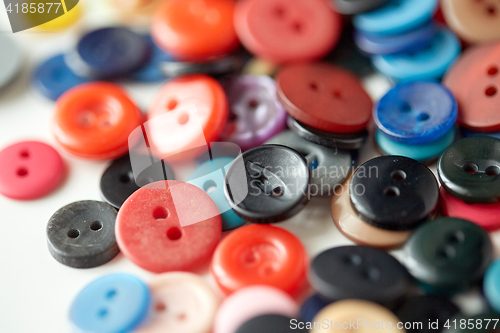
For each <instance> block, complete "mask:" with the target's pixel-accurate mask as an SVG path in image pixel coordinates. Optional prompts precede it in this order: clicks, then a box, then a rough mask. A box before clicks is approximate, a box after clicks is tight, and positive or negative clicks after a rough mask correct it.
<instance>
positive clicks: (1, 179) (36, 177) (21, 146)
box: [0, 141, 66, 200]
mask: <svg viewBox="0 0 500 333" xmlns="http://www.w3.org/2000/svg"><path fill="white" fill-rule="evenodd" d="M65 173H66V172H65V166H64V162H63V160H62V159H61V156H60V155H59V153H58V152H57V151H56V150H55V149H54V148H52V147H51V146H49V145H47V144H45V143H42V142H38V141H24V142H18V143H15V144H13V145H10V146H8V147H6V148H4V149H3V150H2V151H0V193H1V194H2V195H4V196H6V197H9V198H12V199H17V200H33V199H37V198H40V197H43V196H45V195H47V194H49V193H50V192H52V191H54V190H55V189H56V188H57V187H58V186H59V185H60V184H61V182H62V180H63V179H64V176H65Z"/></svg>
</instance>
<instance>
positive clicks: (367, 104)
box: [276, 63, 373, 133]
mask: <svg viewBox="0 0 500 333" xmlns="http://www.w3.org/2000/svg"><path fill="white" fill-rule="evenodd" d="M276 81H277V84H278V99H279V101H280V102H281V104H283V107H284V108H285V109H286V110H287V111H288V113H289V114H290V115H291V116H292V117H294V118H295V119H297V120H298V121H300V122H302V123H304V124H306V125H309V126H311V127H314V128H316V129H319V130H323V131H328V132H336V133H352V132H357V131H361V130H363V129H365V128H366V126H367V125H368V123H369V121H370V119H371V114H372V107H373V103H372V100H371V98H370V96H368V94H367V93H366V91H365V90H364V89H363V86H362V85H361V82H360V81H359V80H358V79H357V78H356V76H354V75H353V74H351V73H350V72H348V71H346V70H343V69H341V68H338V67H335V66H332V65H329V64H325V63H315V64H298V65H292V66H288V67H285V68H284V69H283V70H281V71H280V72H279V73H278V76H277V80H276Z"/></svg>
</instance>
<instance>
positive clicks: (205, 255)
mask: <svg viewBox="0 0 500 333" xmlns="http://www.w3.org/2000/svg"><path fill="white" fill-rule="evenodd" d="M190 223H194V224H190ZM187 224H190V225H187ZM182 225H185V226H182ZM221 233H222V221H221V218H220V215H219V210H218V208H217V206H216V205H215V204H214V202H213V201H212V199H211V198H210V197H209V196H208V194H206V193H205V191H203V190H202V189H199V188H198V187H196V186H194V185H191V184H188V183H183V182H179V181H175V180H170V181H160V182H155V183H151V184H148V185H146V186H145V187H143V188H141V189H139V190H137V191H136V192H134V194H132V195H131V196H130V197H129V198H128V199H127V200H126V201H125V203H124V204H123V205H122V206H121V208H120V211H119V212H118V216H117V217H116V225H115V234H116V242H117V243H118V246H119V248H120V250H121V251H122V252H123V254H124V255H125V256H126V257H127V258H128V259H130V260H131V261H132V262H134V263H135V264H136V265H138V266H140V267H142V268H144V269H146V270H148V271H151V272H155V273H163V272H170V271H186V270H191V269H194V268H196V267H198V266H199V265H201V264H203V263H205V262H207V261H208V260H209V259H210V258H211V256H212V253H213V251H214V249H215V247H216V246H217V244H218V243H219V240H220V237H221Z"/></svg>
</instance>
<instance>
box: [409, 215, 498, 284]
mask: <svg viewBox="0 0 500 333" xmlns="http://www.w3.org/2000/svg"><path fill="white" fill-rule="evenodd" d="M404 255H405V260H404V261H403V262H404V263H405V265H406V267H407V268H408V270H409V272H410V273H411V275H413V277H415V279H417V280H418V281H419V282H420V284H421V285H422V287H423V288H424V289H425V290H426V291H427V292H428V293H439V294H453V293H455V292H460V291H463V290H465V289H467V288H470V287H471V286H472V285H473V284H474V283H477V282H479V280H480V279H481V278H482V276H483V274H484V272H485V271H486V268H487V267H488V265H489V264H490V263H491V261H492V258H493V247H492V245H491V241H490V238H489V236H488V233H487V232H486V231H485V230H484V229H483V228H481V227H480V226H478V225H476V224H474V223H472V222H469V221H466V220H461V219H455V218H451V217H445V218H440V219H437V220H434V221H432V222H430V223H427V224H425V225H423V226H421V227H420V228H418V229H417V230H416V231H415V232H414V233H413V234H412V235H411V237H410V239H409V240H408V241H407V242H406V244H405V247H404Z"/></svg>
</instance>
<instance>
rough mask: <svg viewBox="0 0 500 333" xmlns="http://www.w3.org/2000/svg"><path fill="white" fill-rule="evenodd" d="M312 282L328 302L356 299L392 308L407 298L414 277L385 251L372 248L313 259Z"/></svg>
mask: <svg viewBox="0 0 500 333" xmlns="http://www.w3.org/2000/svg"><path fill="white" fill-rule="evenodd" d="M310 282H311V285H312V286H313V288H314V289H315V290H316V291H317V292H318V293H319V294H320V295H322V296H323V297H324V298H325V299H327V300H331V301H337V300H343V299H351V298H355V299H364V300H368V301H372V302H377V303H380V304H383V305H385V306H388V307H393V306H394V304H397V303H398V302H399V301H400V300H401V298H402V297H403V296H404V295H405V294H406V292H407V290H408V288H409V286H410V284H411V277H410V275H409V274H408V272H407V270H406V268H405V267H404V266H403V265H401V264H400V263H399V261H398V260H396V259H395V258H394V257H393V256H391V255H390V254H388V253H387V252H385V251H382V250H379V249H376V248H373V247H369V246H342V247H336V248H332V249H329V250H326V251H324V252H322V253H320V254H319V255H318V256H317V257H316V258H314V260H313V262H312V264H311V272H310Z"/></svg>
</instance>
